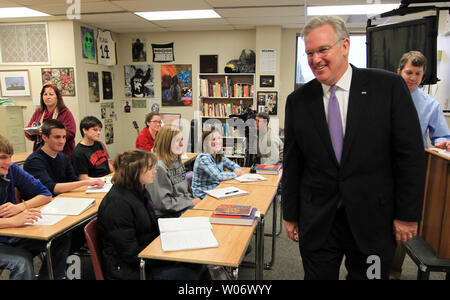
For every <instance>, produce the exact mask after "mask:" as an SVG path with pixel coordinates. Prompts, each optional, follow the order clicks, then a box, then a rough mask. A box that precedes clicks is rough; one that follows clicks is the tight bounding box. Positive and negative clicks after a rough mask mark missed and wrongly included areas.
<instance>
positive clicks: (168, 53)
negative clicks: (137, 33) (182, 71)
mask: <svg viewBox="0 0 450 300" xmlns="http://www.w3.org/2000/svg"><path fill="white" fill-rule="evenodd" d="M152 49H153V62H171V61H174V60H175V56H174V55H173V43H169V44H163V45H158V44H152Z"/></svg>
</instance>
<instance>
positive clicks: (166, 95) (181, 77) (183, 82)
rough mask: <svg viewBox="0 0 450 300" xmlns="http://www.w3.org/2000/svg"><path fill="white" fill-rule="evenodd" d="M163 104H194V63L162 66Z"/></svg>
mask: <svg viewBox="0 0 450 300" xmlns="http://www.w3.org/2000/svg"><path fill="white" fill-rule="evenodd" d="M161 95H162V100H161V103H162V106H192V65H162V66H161Z"/></svg>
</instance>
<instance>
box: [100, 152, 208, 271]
mask: <svg viewBox="0 0 450 300" xmlns="http://www.w3.org/2000/svg"><path fill="white" fill-rule="evenodd" d="M156 161H157V159H156V156H155V155H154V154H153V153H150V152H147V151H143V150H134V151H127V152H124V153H122V154H119V155H118V156H117V157H116V159H115V160H114V169H115V172H114V176H113V178H112V182H113V183H114V185H113V187H112V188H111V190H110V191H109V192H108V194H106V196H105V198H104V199H103V201H102V203H101V204H100V207H99V209H98V223H97V228H98V236H99V237H100V239H101V242H102V247H103V250H102V255H103V272H104V275H105V278H106V279H128V280H136V279H139V262H140V259H139V258H138V254H139V253H140V252H141V251H142V250H144V248H145V247H147V246H148V245H149V244H150V243H151V242H152V241H153V240H154V239H155V238H156V237H158V236H159V228H158V222H157V220H156V217H155V211H154V209H153V202H152V200H151V198H150V195H149V194H148V192H147V190H146V189H145V185H147V184H151V183H152V182H153V179H154V176H155V173H156V171H155V169H154V168H153V167H154V166H155V164H156ZM150 266H151V267H150V268H146V272H147V275H148V278H152V279H183V280H189V279H198V277H199V270H200V269H202V268H203V267H202V266H201V265H195V264H193V265H190V264H182V263H174V262H165V261H157V260H155V261H152V262H151V264H150Z"/></svg>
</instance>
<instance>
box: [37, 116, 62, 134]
mask: <svg viewBox="0 0 450 300" xmlns="http://www.w3.org/2000/svg"><path fill="white" fill-rule="evenodd" d="M54 128H57V129H66V126H64V124H63V123H62V122H61V121H59V120H56V119H49V120H47V121H45V122H44V124H42V127H41V131H42V135H45V136H47V137H49V136H50V134H51V133H52V129H54Z"/></svg>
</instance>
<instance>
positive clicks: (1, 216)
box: [0, 136, 70, 280]
mask: <svg viewBox="0 0 450 300" xmlns="http://www.w3.org/2000/svg"><path fill="white" fill-rule="evenodd" d="M13 153H14V150H13V146H12V144H11V143H10V142H9V141H8V140H7V139H6V138H4V137H3V136H0V228H12V227H20V226H24V225H25V224H27V223H34V222H35V221H37V220H38V219H39V218H41V214H40V211H39V209H37V208H36V207H38V206H41V205H44V204H46V203H48V202H50V201H51V200H52V197H51V193H50V192H49V190H48V189H47V188H46V187H45V186H44V185H42V184H41V183H40V181H39V180H37V179H35V178H33V176H31V175H30V174H28V173H27V172H25V171H23V170H22V169H21V168H20V167H19V166H17V165H16V164H14V163H12V161H11V156H12V155H13ZM15 188H17V190H18V191H19V192H20V193H21V196H22V198H23V199H25V200H26V201H24V202H21V203H16V194H15V193H16V191H15ZM46 244H47V242H46V241H40V240H32V239H22V238H8V237H4V236H0V268H2V269H8V270H10V279H28V280H31V279H35V276H34V265H33V257H34V256H36V255H38V254H39V253H40V252H42V251H44V250H45V247H46ZM69 248H70V241H69V239H68V238H67V237H66V236H62V237H60V238H57V239H56V240H54V241H53V242H52V245H51V252H52V253H53V255H52V260H53V266H54V274H55V278H56V279H62V278H63V277H64V275H65V270H66V259H67V256H68V253H69ZM39 279H48V271H47V263H46V261H45V260H44V262H43V264H42V267H41V269H40V272H39Z"/></svg>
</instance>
